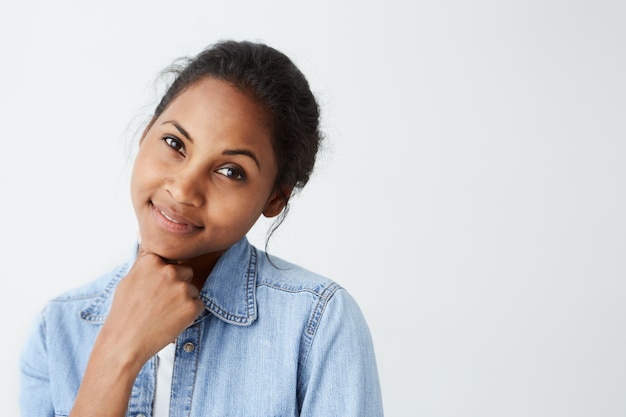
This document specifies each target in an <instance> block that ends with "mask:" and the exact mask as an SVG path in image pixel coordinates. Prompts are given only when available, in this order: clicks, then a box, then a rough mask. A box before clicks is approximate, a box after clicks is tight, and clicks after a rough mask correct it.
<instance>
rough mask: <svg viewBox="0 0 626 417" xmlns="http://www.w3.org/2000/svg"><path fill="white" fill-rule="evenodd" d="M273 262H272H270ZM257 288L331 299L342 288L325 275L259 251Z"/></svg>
mask: <svg viewBox="0 0 626 417" xmlns="http://www.w3.org/2000/svg"><path fill="white" fill-rule="evenodd" d="M270 260H271V261H270ZM257 286H258V287H261V286H265V287H269V288H273V289H276V290H278V291H285V292H308V293H311V294H313V295H316V296H320V297H323V298H330V297H332V296H333V294H334V293H335V292H337V290H340V289H341V286H340V285H339V284H337V283H336V282H335V281H333V280H331V279H330V278H327V277H325V276H323V275H320V274H318V273H315V272H313V271H310V270H308V269H306V268H303V267H301V266H299V265H296V264H293V263H291V262H288V261H285V260H283V259H281V258H279V257H276V256H272V255H270V256H269V259H268V256H266V254H265V252H263V251H261V250H258V269H257Z"/></svg>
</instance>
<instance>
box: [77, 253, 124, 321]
mask: <svg viewBox="0 0 626 417" xmlns="http://www.w3.org/2000/svg"><path fill="white" fill-rule="evenodd" d="M127 271H128V264H124V265H123V266H122V267H120V268H119V269H118V270H117V272H116V273H115V277H113V279H112V280H111V281H109V283H108V284H107V286H106V287H105V288H104V290H102V292H100V295H98V297H97V298H96V300H95V301H94V302H93V303H92V304H91V305H90V306H89V307H87V308H86V309H84V310H83V311H81V312H80V318H81V319H83V320H85V321H87V322H90V323H97V322H101V321H104V319H105V318H106V316H104V315H102V314H95V311H96V310H97V309H99V308H100V307H101V305H102V304H103V303H104V301H105V300H107V299H108V298H109V296H110V294H111V292H112V291H113V289H114V288H115V287H116V286H117V284H118V282H119V281H120V280H121V279H122V277H124V276H125V275H126V272H127Z"/></svg>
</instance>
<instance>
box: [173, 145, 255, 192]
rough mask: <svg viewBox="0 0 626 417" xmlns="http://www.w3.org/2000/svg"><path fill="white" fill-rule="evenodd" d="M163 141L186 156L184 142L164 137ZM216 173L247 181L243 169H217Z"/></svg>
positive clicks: (234, 179) (229, 167)
mask: <svg viewBox="0 0 626 417" xmlns="http://www.w3.org/2000/svg"><path fill="white" fill-rule="evenodd" d="M163 141H164V142H165V144H166V145H167V146H168V147H169V148H171V149H172V150H173V151H175V152H178V153H180V154H181V155H183V156H185V144H184V143H183V141H182V140H180V139H178V138H177V137H175V136H164V137H163ZM215 172H218V173H219V174H221V175H223V176H225V177H226V178H228V179H230V180H233V181H245V180H246V173H245V172H244V171H243V170H242V169H241V168H237V167H233V166H226V167H222V168H219V169H217V170H216V171H215Z"/></svg>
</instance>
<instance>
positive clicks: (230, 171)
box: [215, 166, 246, 181]
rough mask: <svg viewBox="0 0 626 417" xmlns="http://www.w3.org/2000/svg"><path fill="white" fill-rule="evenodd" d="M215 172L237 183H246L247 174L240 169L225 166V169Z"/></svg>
mask: <svg viewBox="0 0 626 417" xmlns="http://www.w3.org/2000/svg"><path fill="white" fill-rule="evenodd" d="M215 172H217V173H219V174H222V175H223V176H225V177H226V178H230V179H232V180H236V181H245V179H246V173H245V172H244V171H243V170H242V169H241V168H238V167H233V166H225V167H222V168H219V169H218V170H216V171H215Z"/></svg>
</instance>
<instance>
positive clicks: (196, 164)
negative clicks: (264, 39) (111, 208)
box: [70, 78, 291, 417]
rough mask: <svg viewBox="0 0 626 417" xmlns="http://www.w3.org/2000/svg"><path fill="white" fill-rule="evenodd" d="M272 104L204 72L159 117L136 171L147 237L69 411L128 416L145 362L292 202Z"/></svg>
mask: <svg viewBox="0 0 626 417" xmlns="http://www.w3.org/2000/svg"><path fill="white" fill-rule="evenodd" d="M266 120H267V118H266V113H265V110H264V109H263V108H262V107H261V106H260V105H259V104H258V103H257V102H256V101H254V100H252V99H250V98H249V97H247V96H246V95H244V94H243V93H241V92H240V91H238V90H236V89H235V88H233V87H232V86H230V85H229V84H227V83H225V82H223V81H218V80H215V79H211V78H204V79H202V80H200V81H198V82H196V83H194V84H192V85H191V86H190V87H189V88H188V89H186V90H185V91H184V92H183V93H182V94H181V95H180V96H179V97H177V98H176V99H174V100H173V101H172V103H171V104H170V105H169V106H168V108H167V109H165V111H164V112H163V113H162V114H161V115H160V116H159V117H158V118H157V119H155V120H153V121H152V122H151V124H150V125H149V127H148V129H147V130H146V132H145V133H144V136H143V138H142V140H141V143H140V148H139V153H138V155H137V159H136V161H135V167H134V170H133V176H132V181H131V196H132V200H133V206H134V208H135V213H136V215H137V219H138V223H139V228H140V235H141V245H140V250H139V253H138V256H137V260H136V261H135V264H134V265H133V267H132V268H131V270H130V271H129V273H128V274H127V276H126V277H125V278H124V279H123V280H122V281H121V282H120V284H119V285H118V287H117V289H116V292H115V296H114V298H113V304H112V307H111V312H110V314H109V316H108V317H107V319H106V321H105V323H104V325H103V326H102V329H101V331H100V333H99V335H98V337H97V339H96V342H95V345H94V348H93V351H92V353H91V356H90V359H89V362H88V365H87V369H86V372H85V376H84V379H83V381H82V384H81V387H80V389H79V392H78V395H77V397H76V401H75V403H74V407H73V409H72V411H71V413H70V415H71V417H92V416H93V417H96V416H97V417H123V416H125V413H126V407H127V406H128V400H129V397H130V392H131V389H132V385H133V382H134V380H135V378H136V377H137V375H138V373H139V371H140V369H141V367H142V366H143V364H145V363H146V362H147V361H148V360H149V359H150V358H151V357H152V356H154V355H155V354H157V353H158V352H159V351H160V350H161V349H162V348H163V347H165V346H166V345H167V344H168V343H170V342H171V341H172V340H175V339H176V337H177V336H178V335H179V334H181V333H182V332H183V331H184V330H185V329H186V328H187V327H188V326H189V325H190V324H192V323H193V321H194V319H195V318H196V317H198V315H200V314H201V313H202V312H203V311H204V309H205V306H204V304H203V302H202V301H201V300H199V299H198V296H199V290H200V289H201V288H202V287H203V285H204V283H205V281H206V278H207V277H208V275H209V274H210V272H211V271H212V270H213V268H214V266H215V263H216V262H217V260H218V259H219V257H220V256H221V255H222V254H223V253H224V252H225V251H226V250H227V249H228V248H229V247H230V246H232V245H233V244H234V243H236V242H237V241H239V240H240V239H241V238H242V237H243V236H245V234H246V233H247V232H248V231H249V229H250V228H251V227H252V225H254V223H255V222H256V220H257V219H258V218H259V216H260V215H265V216H267V217H273V216H276V215H278V214H279V213H280V212H281V211H282V209H283V208H284V206H285V199H284V198H283V195H289V194H290V192H291V188H290V187H284V188H283V189H282V193H281V192H280V191H279V190H277V189H276V185H275V184H276V178H277V175H278V172H277V167H276V166H277V164H276V159H275V155H274V151H273V147H272V142H271V131H270V129H269V127H268V126H267V123H266Z"/></svg>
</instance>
